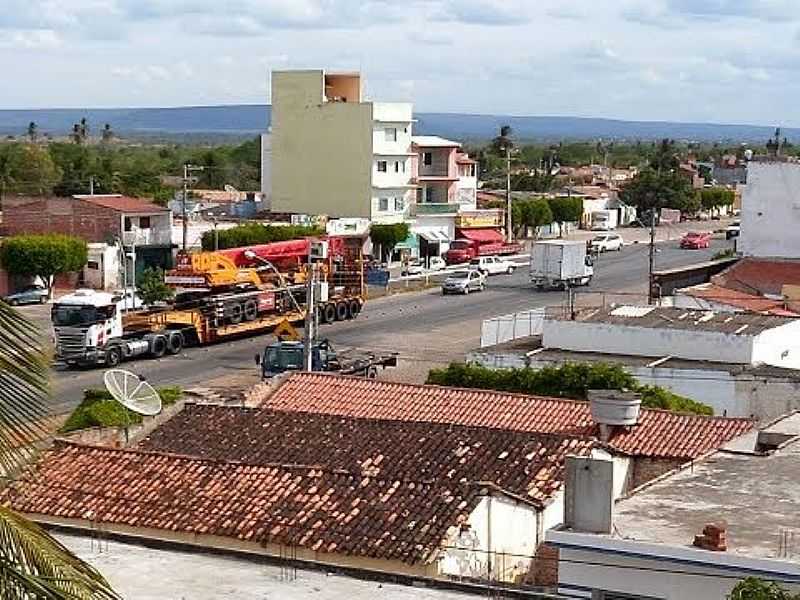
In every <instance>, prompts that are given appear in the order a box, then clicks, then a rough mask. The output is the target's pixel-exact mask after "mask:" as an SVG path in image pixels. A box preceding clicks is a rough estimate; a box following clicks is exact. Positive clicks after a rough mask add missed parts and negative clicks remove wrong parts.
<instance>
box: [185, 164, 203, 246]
mask: <svg viewBox="0 0 800 600" xmlns="http://www.w3.org/2000/svg"><path fill="white" fill-rule="evenodd" d="M202 170H203V167H197V166H194V165H190V164H189V163H186V164H184V165H183V197H182V198H181V220H182V222H183V251H184V252H186V246H187V240H188V239H189V219H188V218H187V214H186V201H187V200H188V199H189V173H193V172H195V171H202Z"/></svg>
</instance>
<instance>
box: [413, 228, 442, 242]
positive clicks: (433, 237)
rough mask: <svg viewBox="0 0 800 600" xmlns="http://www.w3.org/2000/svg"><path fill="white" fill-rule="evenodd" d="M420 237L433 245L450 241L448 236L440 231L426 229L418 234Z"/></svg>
mask: <svg viewBox="0 0 800 600" xmlns="http://www.w3.org/2000/svg"><path fill="white" fill-rule="evenodd" d="M418 235H419V236H420V237H422V238H424V239H425V240H427V241H428V242H431V243H433V244H438V243H440V242H449V241H450V238H449V237H448V235H447V234H446V233H445V232H444V231H442V230H440V229H426V230H425V231H420V232H418Z"/></svg>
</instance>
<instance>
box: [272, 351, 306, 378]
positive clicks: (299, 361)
mask: <svg viewBox="0 0 800 600" xmlns="http://www.w3.org/2000/svg"><path fill="white" fill-rule="evenodd" d="M266 354H267V356H266V360H265V361H264V363H265V364H266V366H267V370H268V371H272V372H276V373H282V372H283V371H299V370H300V369H302V368H303V349H302V348H286V347H284V348H277V347H271V348H267V353H266Z"/></svg>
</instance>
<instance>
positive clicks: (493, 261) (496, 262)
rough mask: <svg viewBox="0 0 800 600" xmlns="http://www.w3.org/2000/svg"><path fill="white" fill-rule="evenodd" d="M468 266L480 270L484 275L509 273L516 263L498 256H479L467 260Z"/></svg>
mask: <svg viewBox="0 0 800 600" xmlns="http://www.w3.org/2000/svg"><path fill="white" fill-rule="evenodd" d="M469 268H470V269H475V270H476V271H480V272H481V273H483V274H484V275H501V274H503V273H506V274H508V275H511V274H512V273H513V272H514V269H516V268H517V265H516V264H515V263H513V262H511V261H510V260H506V259H504V258H500V257H499V256H479V257H478V258H473V259H472V260H471V261H469Z"/></svg>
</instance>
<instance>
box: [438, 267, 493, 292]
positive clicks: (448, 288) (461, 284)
mask: <svg viewBox="0 0 800 600" xmlns="http://www.w3.org/2000/svg"><path fill="white" fill-rule="evenodd" d="M485 288H486V276H485V275H483V274H482V273H481V272H480V271H475V270H470V271H456V272H455V273H452V274H451V275H450V276H448V277H447V279H445V280H444V282H443V283H442V294H469V293H470V292H482V291H483V290H484V289H485Z"/></svg>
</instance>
